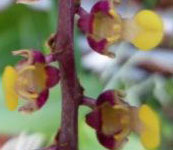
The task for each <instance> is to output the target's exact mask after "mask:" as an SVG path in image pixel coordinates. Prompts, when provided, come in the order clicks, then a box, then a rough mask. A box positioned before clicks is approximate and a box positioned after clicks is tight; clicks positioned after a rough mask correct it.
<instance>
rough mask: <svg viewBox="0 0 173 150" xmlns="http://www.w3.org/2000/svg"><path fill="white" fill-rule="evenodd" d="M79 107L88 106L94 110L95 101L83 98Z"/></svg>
mask: <svg viewBox="0 0 173 150" xmlns="http://www.w3.org/2000/svg"><path fill="white" fill-rule="evenodd" d="M81 105H84V106H88V107H90V108H92V109H94V108H95V106H96V100H95V99H93V98H90V97H84V98H83V99H82V101H81Z"/></svg>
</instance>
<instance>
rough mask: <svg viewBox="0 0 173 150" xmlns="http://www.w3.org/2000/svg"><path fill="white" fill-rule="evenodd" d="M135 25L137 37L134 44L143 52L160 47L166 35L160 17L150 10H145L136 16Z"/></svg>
mask: <svg viewBox="0 0 173 150" xmlns="http://www.w3.org/2000/svg"><path fill="white" fill-rule="evenodd" d="M134 23H135V24H136V26H137V28H138V29H137V30H138V32H137V35H136V36H135V38H134V39H133V40H132V43H133V44H134V45H135V46H136V47H137V48H139V49H141V50H151V49H153V48H155V47H156V46H158V45H159V44H160V43H161V41H162V39H163V34H164V27H163V21H162V19H161V17H160V16H159V15H157V14H156V13H155V12H153V11H150V10H143V11H140V12H139V13H137V14H136V16H135V17H134Z"/></svg>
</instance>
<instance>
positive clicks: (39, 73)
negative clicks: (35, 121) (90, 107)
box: [13, 50, 60, 113]
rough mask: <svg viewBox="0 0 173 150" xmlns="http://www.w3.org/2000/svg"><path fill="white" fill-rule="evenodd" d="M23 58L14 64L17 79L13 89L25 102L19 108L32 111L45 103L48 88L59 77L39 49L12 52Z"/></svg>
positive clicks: (54, 83) (56, 81)
mask: <svg viewBox="0 0 173 150" xmlns="http://www.w3.org/2000/svg"><path fill="white" fill-rule="evenodd" d="M13 54H14V55H20V56H23V57H24V59H23V60H22V61H20V62H19V63H18V65H17V66H16V68H15V69H16V72H17V79H16V82H15V91H16V93H17V95H18V96H19V97H20V98H23V99H25V100H26V101H27V104H26V105H24V106H23V107H21V108H20V109H19V110H20V111H24V112H27V113H29V112H33V111H35V110H38V109H40V108H41V107H43V106H44V104H45V103H46V101H47V99H48V96H49V88H51V87H53V86H55V85H56V84H57V83H58V82H59V79H60V73H59V70H58V69H57V68H55V67H53V66H50V65H49V64H47V63H46V61H45V56H44V55H43V54H42V53H41V52H39V51H35V50H33V51H29V50H21V51H15V52H13Z"/></svg>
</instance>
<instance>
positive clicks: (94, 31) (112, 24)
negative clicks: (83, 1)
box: [78, 0, 122, 57]
mask: <svg viewBox="0 0 173 150" xmlns="http://www.w3.org/2000/svg"><path fill="white" fill-rule="evenodd" d="M79 15H80V19H79V21H78V26H79V28H80V29H81V30H82V31H83V32H84V33H85V34H86V35H87V39H88V43H89V45H90V46H91V48H93V49H94V50H95V51H96V52H98V53H101V54H103V55H107V56H109V57H114V53H112V52H110V51H108V47H109V46H110V45H112V44H113V43H114V42H116V41H119V40H120V38H121V36H120V34H121V30H122V29H121V28H122V27H121V24H122V20H121V18H120V16H119V15H118V14H117V13H116V11H114V9H113V4H112V3H111V2H110V1H108V0H102V1H99V2H97V3H96V4H95V5H94V6H93V8H92V9H91V12H90V13H87V12H85V10H83V9H82V8H80V10H79Z"/></svg>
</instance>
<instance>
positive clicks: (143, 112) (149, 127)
mask: <svg viewBox="0 0 173 150" xmlns="http://www.w3.org/2000/svg"><path fill="white" fill-rule="evenodd" d="M139 119H140V121H141V123H142V127H143V128H142V130H141V133H140V134H141V142H142V143H143V145H144V146H145V148H147V149H154V148H157V147H158V146H159V144H160V120H159V117H158V115H157V114H156V113H155V112H154V111H153V110H152V109H151V108H150V107H149V106H147V105H143V106H141V107H140V109H139Z"/></svg>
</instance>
